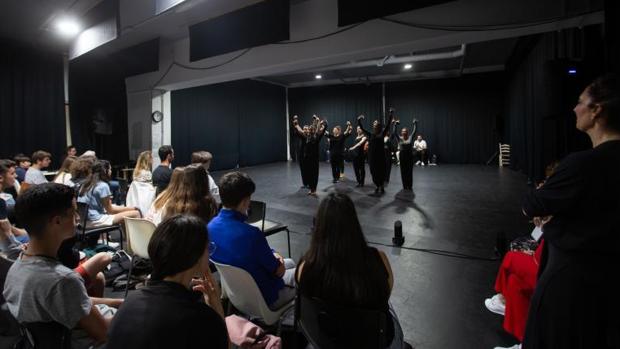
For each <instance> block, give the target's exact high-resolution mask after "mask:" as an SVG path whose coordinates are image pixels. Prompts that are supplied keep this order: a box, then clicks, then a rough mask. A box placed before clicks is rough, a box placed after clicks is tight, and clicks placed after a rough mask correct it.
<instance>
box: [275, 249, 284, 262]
mask: <svg viewBox="0 0 620 349" xmlns="http://www.w3.org/2000/svg"><path fill="white" fill-rule="evenodd" d="M273 256H274V257H276V259H277V260H278V261H279V262H280V264H282V265H284V257H282V255H281V254H279V253H278V252H274V253H273Z"/></svg>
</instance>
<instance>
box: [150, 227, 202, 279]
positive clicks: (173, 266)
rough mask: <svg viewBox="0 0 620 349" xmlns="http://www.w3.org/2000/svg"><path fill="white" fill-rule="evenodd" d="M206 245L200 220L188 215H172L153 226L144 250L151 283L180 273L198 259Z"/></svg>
mask: <svg viewBox="0 0 620 349" xmlns="http://www.w3.org/2000/svg"><path fill="white" fill-rule="evenodd" d="M208 243H209V235H208V233H207V226H206V225H205V223H204V221H203V220H202V219H200V218H198V217H195V216H192V215H176V216H173V217H170V218H169V219H166V220H164V221H163V222H162V223H161V224H160V225H158V226H157V229H155V232H154V233H153V236H152V237H151V240H150V241H149V246H148V251H149V257H150V258H151V263H152V264H153V272H152V273H151V279H152V280H163V279H164V278H165V277H167V276H173V275H175V274H178V273H181V272H184V271H186V270H188V269H190V268H192V267H193V266H194V265H196V263H197V262H198V261H199V260H200V258H201V257H202V255H203V254H204V252H205V249H206V248H207V244H208Z"/></svg>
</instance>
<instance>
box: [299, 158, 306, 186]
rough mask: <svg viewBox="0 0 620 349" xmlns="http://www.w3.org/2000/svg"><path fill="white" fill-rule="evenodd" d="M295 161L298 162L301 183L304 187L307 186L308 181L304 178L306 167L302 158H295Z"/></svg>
mask: <svg viewBox="0 0 620 349" xmlns="http://www.w3.org/2000/svg"><path fill="white" fill-rule="evenodd" d="M297 161H298V162H299V171H300V172H301V183H302V184H303V185H304V187H305V186H307V185H308V179H307V178H306V177H307V175H306V172H308V171H306V166H305V161H304V158H303V156H297Z"/></svg>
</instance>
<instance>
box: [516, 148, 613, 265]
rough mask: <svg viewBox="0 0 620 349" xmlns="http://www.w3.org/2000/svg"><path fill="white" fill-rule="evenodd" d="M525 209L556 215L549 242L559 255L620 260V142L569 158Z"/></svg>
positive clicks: (531, 195)
mask: <svg viewBox="0 0 620 349" xmlns="http://www.w3.org/2000/svg"><path fill="white" fill-rule="evenodd" d="M523 210H524V212H525V213H526V214H527V215H528V216H530V217H535V216H541V217H542V216H549V215H552V216H553V218H552V219H551V221H549V222H548V223H546V224H545V227H544V231H545V241H547V243H550V244H552V245H553V246H555V247H557V248H559V249H560V250H563V251H565V252H570V253H571V254H575V255H581V256H584V255H585V256H589V257H588V259H592V258H609V257H613V256H615V257H618V256H620V234H618V227H620V141H608V142H605V143H602V144H600V145H599V146H597V147H596V148H593V149H590V150H586V151H581V152H577V153H573V154H571V155H569V156H567V157H566V158H565V159H564V160H562V162H560V164H559V165H558V167H557V169H556V171H555V172H554V174H553V175H551V177H549V178H548V179H547V180H546V182H545V184H543V186H542V187H541V188H540V189H537V190H532V191H531V192H530V193H529V194H528V195H527V196H526V198H525V201H524V204H523ZM613 260H614V261H615V260H616V259H613Z"/></svg>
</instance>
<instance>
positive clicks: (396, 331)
mask: <svg viewBox="0 0 620 349" xmlns="http://www.w3.org/2000/svg"><path fill="white" fill-rule="evenodd" d="M218 249H219V245H218ZM296 279H297V284H298V285H299V292H300V293H301V294H303V295H306V296H308V297H310V298H312V297H316V298H319V299H321V300H322V301H323V302H325V303H326V304H328V305H334V306H339V307H340V306H345V307H352V308H364V309H374V310H379V311H382V312H385V314H386V315H387V317H388V324H387V325H388V326H387V333H386V343H385V347H386V348H411V346H410V345H409V344H407V343H405V342H404V340H403V333H402V329H401V326H400V323H399V321H398V318H397V316H396V313H395V312H394V310H393V309H392V308H391V306H390V304H389V302H388V301H389V299H390V293H391V292H392V287H393V285H394V278H393V275H392V268H391V266H390V262H389V260H388V258H387V256H386V255H385V253H383V252H382V251H379V250H377V249H376V248H374V247H369V246H368V244H367V243H366V239H365V238H364V233H363V232H362V227H361V226H360V223H359V220H358V218H357V213H356V211H355V206H354V205H353V201H351V199H350V198H349V197H348V196H347V195H345V194H342V193H337V192H335V193H330V194H328V195H327V197H326V198H325V199H323V201H321V204H320V205H319V209H318V211H317V214H316V221H315V226H314V229H313V232H312V240H311V242H310V249H309V250H308V251H307V252H306V253H305V254H304V256H303V257H302V259H301V260H300V262H299V266H298V267H297V275H296ZM359 331H364V329H363V328H360V329H359Z"/></svg>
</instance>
